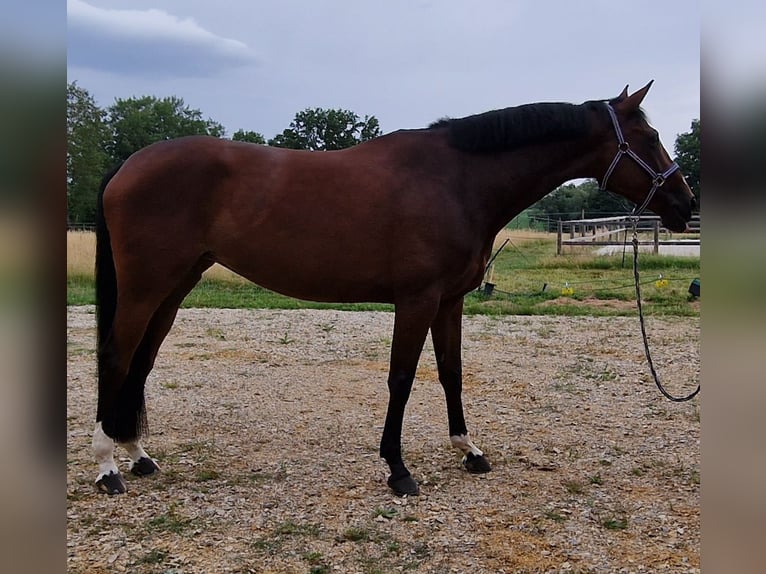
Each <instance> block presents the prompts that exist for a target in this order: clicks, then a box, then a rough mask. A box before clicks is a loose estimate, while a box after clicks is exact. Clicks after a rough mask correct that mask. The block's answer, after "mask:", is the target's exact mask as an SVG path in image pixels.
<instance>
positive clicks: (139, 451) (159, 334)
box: [120, 259, 212, 476]
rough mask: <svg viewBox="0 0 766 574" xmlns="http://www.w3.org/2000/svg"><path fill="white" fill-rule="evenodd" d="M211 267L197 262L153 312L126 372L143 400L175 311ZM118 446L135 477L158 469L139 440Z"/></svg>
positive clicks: (205, 262) (205, 261)
mask: <svg viewBox="0 0 766 574" xmlns="http://www.w3.org/2000/svg"><path fill="white" fill-rule="evenodd" d="M211 264H212V262H210V261H208V260H206V259H202V260H200V262H199V263H198V264H197V265H196V266H195V267H194V269H192V271H191V272H190V273H189V274H188V275H187V276H186V277H185V278H184V280H183V281H182V282H181V284H180V285H179V286H178V287H177V288H176V290H175V291H173V293H171V294H170V295H169V296H168V297H167V299H165V301H163V303H162V305H160V308H159V309H157V311H156V312H155V313H154V316H153V317H152V320H151V322H150V323H149V327H148V328H147V330H146V334H145V335H144V338H143V340H142V341H141V344H140V345H139V347H138V350H137V351H136V354H135V355H134V357H133V361H132V362H131V365H130V371H129V373H128V379H129V380H130V381H131V384H132V385H133V386H134V388H135V389H136V390H138V389H140V393H141V396H142V400H143V396H144V386H145V384H146V378H147V377H148V376H149V373H150V372H151V370H152V368H153V367H154V361H155V360H156V358H157V353H158V352H159V349H160V346H161V345H162V342H163V341H164V340H165V337H167V335H168V333H169V332H170V329H171V327H172V326H173V322H174V321H175V318H176V315H177V314H178V308H179V307H180V306H181V303H182V302H183V300H184V298H185V297H186V296H187V295H188V294H189V292H190V291H191V290H192V289H193V288H194V286H195V285H196V284H197V282H199V280H200V278H201V277H202V273H203V272H204V271H205V269H207V268H208V267H210V265H211ZM120 446H122V447H124V448H125V449H126V450H127V451H128V455H129V456H130V458H131V465H130V471H131V472H132V473H133V474H135V475H136V476H147V475H150V474H154V473H155V472H157V471H158V470H159V469H160V467H159V465H158V464H157V462H156V461H155V460H154V459H152V458H151V457H150V456H149V455H148V454H146V451H144V449H143V447H142V446H141V442H140V437H136V439H135V440H131V441H127V442H121V443H120Z"/></svg>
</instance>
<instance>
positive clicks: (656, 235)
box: [654, 220, 660, 255]
mask: <svg viewBox="0 0 766 574" xmlns="http://www.w3.org/2000/svg"><path fill="white" fill-rule="evenodd" d="M659 252H660V222H659V220H655V221H654V254H655V255H658V254H659Z"/></svg>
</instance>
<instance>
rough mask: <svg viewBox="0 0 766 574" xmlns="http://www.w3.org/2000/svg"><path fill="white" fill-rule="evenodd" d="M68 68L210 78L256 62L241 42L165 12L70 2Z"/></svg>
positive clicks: (68, 13) (79, 1)
mask: <svg viewBox="0 0 766 574" xmlns="http://www.w3.org/2000/svg"><path fill="white" fill-rule="evenodd" d="M67 23H68V41H67V58H68V60H69V65H70V66H75V67H83V68H91V69H95V70H105V71H110V72H113V73H118V74H130V75H134V74H135V75H143V76H147V75H157V76H165V77H167V76H178V77H208V76H213V75H217V74H218V73H219V72H221V71H223V70H225V69H229V68H234V67H240V66H247V65H252V64H255V63H256V62H257V59H256V56H255V54H254V53H253V51H252V50H251V49H250V48H249V47H248V46H247V45H246V44H244V43H243V42H240V41H238V40H233V39H230V38H224V37H221V36H217V35H215V34H213V33H212V32H210V31H208V30H206V29H205V28H203V27H201V26H200V25H199V24H197V23H196V22H195V21H194V20H192V19H190V18H186V19H182V18H179V17H177V16H174V15H172V14H169V13H167V12H165V11H162V10H153V9H152V10H107V9H103V8H97V7H95V6H91V5H90V4H88V3H86V2H83V1H82V0H67Z"/></svg>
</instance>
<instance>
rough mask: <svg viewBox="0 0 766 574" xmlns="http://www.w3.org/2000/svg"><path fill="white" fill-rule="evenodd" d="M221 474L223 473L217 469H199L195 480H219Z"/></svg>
mask: <svg viewBox="0 0 766 574" xmlns="http://www.w3.org/2000/svg"><path fill="white" fill-rule="evenodd" d="M220 476H221V473H219V472H218V471H217V470H211V469H203V470H198V471H197V473H196V474H195V475H194V480H195V481H196V482H207V481H209V480H217V479H218V478H219V477H220Z"/></svg>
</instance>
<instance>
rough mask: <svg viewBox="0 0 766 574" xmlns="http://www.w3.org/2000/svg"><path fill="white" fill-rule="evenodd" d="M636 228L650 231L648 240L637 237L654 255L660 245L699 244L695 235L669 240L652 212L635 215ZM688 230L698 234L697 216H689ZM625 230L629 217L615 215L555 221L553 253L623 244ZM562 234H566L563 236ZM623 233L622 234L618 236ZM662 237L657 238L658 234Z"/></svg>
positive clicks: (698, 218) (670, 237)
mask: <svg viewBox="0 0 766 574" xmlns="http://www.w3.org/2000/svg"><path fill="white" fill-rule="evenodd" d="M636 225H637V229H638V231H639V233H651V234H652V238H651V239H640V236H639V241H638V244H639V245H651V246H652V247H653V252H654V253H655V254H658V253H659V252H660V246H662V245H699V244H700V240H699V237H697V238H687V239H673V234H672V232H671V231H669V230H668V229H666V228H665V227H663V226H662V223H661V221H660V218H659V217H658V216H656V215H645V216H642V217H640V218H639V220H638V223H637V224H636ZM689 228H690V231H691V233H696V234H699V233H700V217H699V215H695V216H693V218H692V220H691V221H690V222H689ZM628 229H632V218H631V217H630V216H626V215H622V216H619V217H596V218H591V219H571V220H568V221H561V220H559V222H558V233H557V239H556V254H557V255H561V254H562V253H563V249H564V246H567V245H569V246H578V247H602V246H609V245H623V244H624V243H625V241H626V236H625V234H627V231H628ZM565 234H567V235H568V236H569V237H568V238H566V237H565ZM620 234H623V237H622V238H621V237H620ZM661 234H662V235H664V239H660V235H661Z"/></svg>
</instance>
